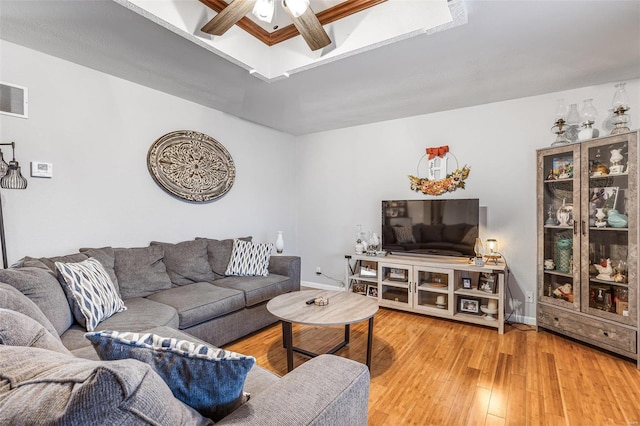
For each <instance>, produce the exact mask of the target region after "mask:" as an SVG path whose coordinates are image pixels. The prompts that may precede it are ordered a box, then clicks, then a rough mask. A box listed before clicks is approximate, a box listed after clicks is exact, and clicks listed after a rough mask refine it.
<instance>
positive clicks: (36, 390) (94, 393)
mask: <svg viewBox="0 0 640 426" xmlns="http://www.w3.org/2000/svg"><path fill="white" fill-rule="evenodd" d="M34 401H37V403H30V402H34ZM0 423H1V424H66V425H97V424H112V425H116V424H117V425H124V424H126V425H149V424H155V425H160V424H167V425H169V424H171V425H186V424H193V425H207V424H211V421H210V420H208V419H205V418H203V417H202V416H201V415H199V414H198V413H197V412H196V411H195V410H193V409H192V408H190V407H188V406H186V405H184V404H182V403H181V402H180V401H178V400H177V399H175V398H174V397H173V395H172V393H171V390H170V389H169V387H168V386H167V385H166V384H165V383H164V382H163V381H162V379H161V378H160V377H159V376H158V375H157V374H156V373H154V372H153V370H152V369H151V368H150V367H149V366H148V365H145V364H142V363H140V362H139V361H136V360H133V359H127V360H121V361H113V362H105V361H88V360H83V359H80V358H76V357H74V356H72V355H66V354H61V353H57V352H53V351H48V350H45V349H40V348H27V347H18V346H5V345H0Z"/></svg>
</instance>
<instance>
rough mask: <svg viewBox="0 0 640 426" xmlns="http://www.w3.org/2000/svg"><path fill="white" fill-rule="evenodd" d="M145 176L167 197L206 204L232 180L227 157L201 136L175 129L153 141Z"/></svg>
mask: <svg viewBox="0 0 640 426" xmlns="http://www.w3.org/2000/svg"><path fill="white" fill-rule="evenodd" d="M147 167H148V168H149V173H151V176H152V177H153V180H155V181H156V183H157V184H158V185H160V187H161V188H162V189H164V190H165V191H167V192H168V193H169V194H171V195H175V196H176V197H179V198H182V199H184V200H187V201H193V202H198V203H202V202H207V201H212V200H215V199H216V198H220V197H222V196H223V195H224V194H226V193H227V192H228V191H229V190H230V189H231V186H232V185H233V181H234V180H235V178H236V166H235V164H234V163H233V159H232V158H231V154H229V152H228V151H227V150H226V148H225V147H224V146H222V144H221V143H219V142H218V141H217V140H215V139H213V138H212V137H211V136H207V135H205V134H203V133H198V132H194V131H191V130H179V131H175V132H171V133H167V134H166V135H164V136H162V137H161V138H160V139H158V140H157V141H155V142H154V143H153V145H151V148H149V153H148V155H147Z"/></svg>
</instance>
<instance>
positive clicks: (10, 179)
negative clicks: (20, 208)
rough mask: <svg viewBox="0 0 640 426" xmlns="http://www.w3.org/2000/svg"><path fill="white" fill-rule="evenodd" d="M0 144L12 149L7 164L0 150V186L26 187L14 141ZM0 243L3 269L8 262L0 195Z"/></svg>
mask: <svg viewBox="0 0 640 426" xmlns="http://www.w3.org/2000/svg"><path fill="white" fill-rule="evenodd" d="M0 145H2V146H9V145H11V149H12V151H13V159H12V160H11V161H9V164H7V162H6V161H4V156H3V155H2V151H1V150H0V187H2V188H5V189H26V188H27V180H26V179H25V178H24V176H22V173H21V172H20V164H19V163H18V162H17V161H16V144H15V142H11V143H0ZM0 243H1V244H2V265H3V267H4V269H7V268H8V267H9V262H8V261H7V247H6V243H5V237H4V217H3V214H2V197H0Z"/></svg>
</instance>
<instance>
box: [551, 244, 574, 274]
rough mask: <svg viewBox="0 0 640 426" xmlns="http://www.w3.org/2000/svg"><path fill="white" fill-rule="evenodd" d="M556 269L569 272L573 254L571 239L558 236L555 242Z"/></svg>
mask: <svg viewBox="0 0 640 426" xmlns="http://www.w3.org/2000/svg"><path fill="white" fill-rule="evenodd" d="M555 252H556V270H557V271H558V272H562V273H565V274H569V273H571V258H572V256H573V239H572V238H559V239H558V241H557V242H556V250H555Z"/></svg>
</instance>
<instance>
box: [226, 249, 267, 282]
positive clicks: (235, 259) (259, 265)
mask: <svg viewBox="0 0 640 426" xmlns="http://www.w3.org/2000/svg"><path fill="white" fill-rule="evenodd" d="M272 251H273V244H272V243H268V244H255V243H252V242H251V241H242V240H233V251H232V252H231V259H230V260H229V265H228V266H227V270H226V271H225V275H237V276H244V277H246V276H256V275H260V276H264V277H266V276H267V275H269V258H270V257H271V252H272Z"/></svg>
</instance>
